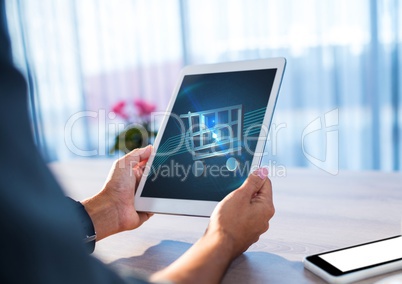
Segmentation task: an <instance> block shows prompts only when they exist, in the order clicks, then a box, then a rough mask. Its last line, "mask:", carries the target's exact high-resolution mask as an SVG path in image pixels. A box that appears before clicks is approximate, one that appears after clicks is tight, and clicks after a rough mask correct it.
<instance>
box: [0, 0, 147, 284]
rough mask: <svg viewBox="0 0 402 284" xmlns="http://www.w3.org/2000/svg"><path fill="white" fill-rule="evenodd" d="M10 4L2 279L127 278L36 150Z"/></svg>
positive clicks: (0, 127)
mask: <svg viewBox="0 0 402 284" xmlns="http://www.w3.org/2000/svg"><path fill="white" fill-rule="evenodd" d="M4 7H5V6H4V0H0V131H1V136H0V151H1V153H0V175H1V178H0V228H1V233H0V252H1V258H0V262H1V269H0V281H1V283H52V284H54V283H58V284H63V283H85V284H88V283H97V284H102V283H123V282H124V281H123V280H122V279H121V278H120V277H119V276H118V275H117V274H116V273H115V272H114V271H112V270H110V269H109V268H107V267H106V266H105V265H104V264H103V263H101V262H100V261H98V260H97V259H96V258H94V257H92V256H90V255H88V253H87V252H86V249H85V247H84V244H83V242H82V235H83V234H85V232H83V230H82V227H81V226H80V221H79V220H78V218H76V216H75V214H76V213H75V211H74V210H75V209H74V206H72V205H71V203H69V202H68V200H67V198H66V197H65V196H64V194H63V192H62V190H61V188H60V186H59V185H58V183H57V182H56V180H55V179H54V177H53V176H52V174H51V173H50V171H49V170H48V168H47V166H46V164H45V163H44V162H43V160H42V159H41V157H40V155H39V154H38V151H37V150H36V147H35V145H34V142H33V139H32V135H31V129H30V122H29V118H28V112H27V98H26V92H27V88H26V83H25V80H24V78H23V77H22V75H21V74H20V73H19V72H18V71H17V70H16V69H15V68H14V67H13V65H12V62H11V49H10V41H9V38H8V34H7V28H6V22H5V10H4ZM132 281H133V283H142V282H141V281H140V280H135V279H133V280H132Z"/></svg>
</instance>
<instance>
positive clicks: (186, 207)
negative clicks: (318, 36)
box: [135, 57, 286, 216]
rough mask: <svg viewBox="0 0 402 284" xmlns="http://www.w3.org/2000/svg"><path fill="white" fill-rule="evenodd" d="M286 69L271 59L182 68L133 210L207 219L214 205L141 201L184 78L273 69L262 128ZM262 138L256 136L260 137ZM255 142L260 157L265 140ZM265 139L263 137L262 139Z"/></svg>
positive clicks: (257, 159)
mask: <svg viewBox="0 0 402 284" xmlns="http://www.w3.org/2000/svg"><path fill="white" fill-rule="evenodd" d="M285 65H286V59H285V58H282V57H281V58H271V59H261V60H250V61H238V62H229V63H217V64H205V65H193V66H187V67H184V68H183V69H182V71H181V73H180V76H179V79H178V81H177V84H176V86H175V88H174V91H173V95H172V97H171V99H170V102H169V105H168V107H167V110H166V114H167V115H165V116H164V118H163V121H162V123H161V127H160V129H159V131H158V134H157V137H156V139H155V142H154V151H153V153H152V154H151V157H150V158H149V160H148V163H147V165H148V166H146V167H145V169H144V174H143V177H142V178H141V181H140V183H139V185H138V188H137V192H136V195H135V208H136V210H137V211H143V212H152V213H161V214H175V215H189V216H210V215H211V213H212V211H213V210H214V208H215V206H216V205H217V204H218V202H216V201H200V200H187V199H186V200H182V199H171V198H155V197H142V196H141V193H142V191H143V189H144V185H145V182H146V180H147V176H148V173H149V171H150V169H151V166H150V165H152V163H153V160H154V158H155V154H156V152H157V149H158V147H159V144H160V142H161V139H162V136H163V133H164V131H165V128H166V125H167V122H168V119H169V115H170V113H171V111H172V109H173V106H174V104H175V101H176V98H177V95H178V93H179V90H180V87H181V85H182V82H183V79H184V77H185V76H186V75H197V74H211V73H221V72H231V71H246V70H261V69H277V71H276V74H275V78H274V81H273V85H272V89H271V94H270V97H269V100H268V105H267V109H266V112H265V116H264V120H263V125H266V126H268V127H270V125H271V120H272V116H273V112H274V109H275V104H276V100H277V97H278V93H279V89H280V86H281V82H282V77H283V73H284V69H285ZM262 135H264V134H261V133H260V137H261V136H262ZM260 137H259V139H258V141H257V145H256V149H255V153H263V152H264V147H265V144H266V139H265V140H262V139H260ZM264 137H267V134H265V135H264ZM261 160H262V155H254V157H253V160H252V164H251V169H253V168H256V167H260V166H261V164H260V163H261Z"/></svg>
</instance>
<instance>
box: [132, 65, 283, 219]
mask: <svg viewBox="0 0 402 284" xmlns="http://www.w3.org/2000/svg"><path fill="white" fill-rule="evenodd" d="M285 62H286V61H285V59H284V58H275V59H266V60H254V61H243V62H232V63H221V64H212V65H199V66H189V67H186V68H184V69H183V71H182V73H181V75H180V78H179V81H178V84H177V86H176V88H175V90H174V93H173V96H172V99H171V101H170V103H169V106H168V109H167V113H166V115H165V117H164V120H163V122H162V125H161V127H160V130H159V132H158V136H157V137H156V140H155V143H154V148H155V151H154V153H153V154H152V155H151V157H150V158H149V161H148V164H147V166H146V167H145V170H144V174H143V177H142V179H141V182H140V184H139V186H138V190H137V193H136V198H135V207H136V208H137V210H139V211H146V212H155V213H166V214H181V215H197V216H209V215H210V214H211V213H212V211H213V209H214V208H215V206H216V204H217V203H218V202H219V201H221V200H222V199H223V198H224V197H225V196H226V195H227V194H229V193H230V192H232V191H233V190H235V189H236V188H238V187H239V186H241V184H242V183H243V182H244V180H245V179H246V178H247V176H248V175H249V173H250V172H252V171H253V170H255V169H256V168H259V167H263V166H264V165H261V160H262V157H263V154H264V147H265V144H266V140H267V138H268V132H269V126H270V123H271V119H272V115H273V111H274V108H275V103H276V99H277V95H278V92H279V87H280V84H281V80H282V76H283V72H284V68H285Z"/></svg>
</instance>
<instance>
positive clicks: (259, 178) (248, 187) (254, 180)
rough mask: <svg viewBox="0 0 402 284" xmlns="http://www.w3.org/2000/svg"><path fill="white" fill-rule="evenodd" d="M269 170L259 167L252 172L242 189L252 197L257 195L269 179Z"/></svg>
mask: <svg viewBox="0 0 402 284" xmlns="http://www.w3.org/2000/svg"><path fill="white" fill-rule="evenodd" d="M267 176H268V170H267V169H266V168H259V169H257V170H255V171H254V172H252V173H251V174H250V175H249V176H248V178H247V179H246V180H245V181H244V183H243V185H242V186H241V187H240V188H241V190H242V191H245V192H247V193H248V194H249V195H250V197H253V196H254V195H256V194H257V193H258V192H259V191H260V190H261V188H262V186H263V184H264V182H265V181H266V180H267Z"/></svg>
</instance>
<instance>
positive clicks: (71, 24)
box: [7, 0, 402, 174]
mask: <svg viewBox="0 0 402 284" xmlns="http://www.w3.org/2000/svg"><path fill="white" fill-rule="evenodd" d="M7 4H8V5H7V8H8V17H9V22H10V33H11V34H12V41H13V48H14V54H15V60H16V62H17V64H18V65H19V67H20V68H21V70H23V72H25V74H27V77H28V78H31V80H30V83H31V84H30V90H31V93H30V98H31V101H30V106H31V113H32V121H33V130H34V132H35V137H36V140H37V144H38V147H40V149H41V150H42V152H43V154H44V155H45V157H46V159H48V160H55V159H65V158H70V157H75V156H82V155H83V154H85V155H86V154H88V155H87V156H95V157H99V156H107V153H108V151H107V149H108V147H109V146H110V145H109V144H110V141H111V140H112V139H113V134H115V133H114V132H113V131H110V129H108V127H107V126H106V127H105V126H104V125H103V126H102V121H107V120H108V119H109V120H110V117H108V112H109V111H110V108H111V106H112V105H113V104H114V103H115V102H116V101H118V100H120V99H134V98H144V99H146V100H148V101H150V102H153V103H156V104H157V106H158V110H163V109H164V108H165V107H166V105H167V103H168V100H169V97H170V94H171V91H172V88H173V85H174V83H175V80H176V77H177V75H178V72H179V70H180V68H181V67H182V66H183V65H186V64H199V63H215V62H223V61H233V60H244V59H258V58H267V57H276V56H284V57H286V58H287V70H286V72H285V77H284V81H283V84H282V90H281V93H280V96H279V100H278V104H277V109H276V113H275V116H274V122H273V128H272V130H271V136H270V140H269V146H270V147H269V150H270V151H269V156H268V159H269V161H270V162H273V163H274V165H277V166H285V167H286V166H308V167H319V168H321V169H324V170H326V171H328V172H329V173H332V174H336V172H337V171H336V170H335V171H334V170H333V169H338V168H340V169H380V170H400V168H401V158H402V153H401V150H400V149H401V146H402V144H401V139H400V133H401V124H402V115H401V96H402V91H401V86H400V82H402V80H401V79H402V75H401V66H402V64H401V61H402V60H401V57H400V54H401V46H402V45H401V41H402V30H401V29H399V26H400V24H401V23H400V22H399V19H400V18H401V16H402V5H401V4H400V3H399V2H398V1H397V0H380V1H375V0H355V1H348V0H340V1H330V0H326V1H322V0H308V1H298V0H248V1H246V0H230V1H229V0H220V1H214V0H203V1H196V0H151V1H150V0H148V1H145V0H124V1H123V0H122V1H106V0H83V1H77V0H74V1H73V0H70V1H67V0H58V1H51V0H40V1H39V0H36V1H32V0H29V1H28V0H20V1H11V0H10V1H8V3H7ZM102 110H104V111H103V112H102ZM83 111H86V112H85V113H84V114H83ZM74 115H75V117H77V118H79V119H76V120H74V124H73V125H71V117H74ZM80 115H81V116H82V117H81V116H80ZM69 122H70V124H68V123H69ZM66 125H67V126H68V127H67V128H69V129H70V132H69V133H67V134H66ZM106 125H107V124H106ZM105 133H106V134H105ZM66 135H69V137H67V138H66ZM66 141H67V142H66ZM71 142H73V143H74V145H73V146H75V149H81V150H83V151H82V152H76V151H71V145H70V144H69V143H71ZM77 153H78V154H77ZM325 164H326V165H325ZM326 166H329V168H330V169H331V170H329V168H327V169H326V168H325V167H326Z"/></svg>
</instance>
